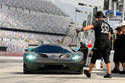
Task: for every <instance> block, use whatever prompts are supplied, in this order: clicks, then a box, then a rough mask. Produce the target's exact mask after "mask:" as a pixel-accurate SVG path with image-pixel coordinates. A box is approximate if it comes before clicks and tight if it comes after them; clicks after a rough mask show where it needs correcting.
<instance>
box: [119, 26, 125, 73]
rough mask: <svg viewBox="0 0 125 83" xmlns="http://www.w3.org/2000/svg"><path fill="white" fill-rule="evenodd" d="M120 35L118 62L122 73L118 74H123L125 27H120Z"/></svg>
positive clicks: (124, 69) (124, 71)
mask: <svg viewBox="0 0 125 83" xmlns="http://www.w3.org/2000/svg"><path fill="white" fill-rule="evenodd" d="M121 31H122V35H121V36H120V42H119V43H121V46H120V54H119V55H120V62H121V64H122V67H123V71H120V74H125V25H123V26H121Z"/></svg>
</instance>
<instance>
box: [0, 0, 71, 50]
mask: <svg viewBox="0 0 125 83" xmlns="http://www.w3.org/2000/svg"><path fill="white" fill-rule="evenodd" d="M1 1H2V2H1V3H0V4H2V5H4V6H5V7H6V8H2V9H0V27H7V28H10V29H11V28H13V29H22V30H30V31H41V32H47V33H49V32H50V33H61V34H66V32H67V28H68V27H69V24H70V20H69V18H68V15H66V14H65V13H64V12H63V11H62V10H60V9H59V8H58V7H57V6H55V5H54V4H52V3H51V2H49V1H46V0H1ZM29 11H30V12H29ZM0 34H1V35H0V42H1V43H0V45H3V46H7V47H8V49H7V51H15V52H24V49H25V48H27V45H28V43H29V42H27V41H26V40H28V39H29V40H30V39H31V40H42V41H44V40H45V41H48V42H54V41H57V40H61V39H62V38H63V36H59V35H57V36H56V35H47V34H46V35H45V34H34V33H27V32H14V31H7V30H1V31H0ZM6 39H7V40H6Z"/></svg>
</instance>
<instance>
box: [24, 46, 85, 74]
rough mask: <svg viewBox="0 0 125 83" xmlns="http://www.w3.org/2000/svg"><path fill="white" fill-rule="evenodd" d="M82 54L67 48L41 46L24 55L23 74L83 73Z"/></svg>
mask: <svg viewBox="0 0 125 83" xmlns="http://www.w3.org/2000/svg"><path fill="white" fill-rule="evenodd" d="M83 60H84V59H83V54H82V53H81V52H73V51H72V50H71V49H70V48H69V47H68V46H63V45H57V44H42V45H39V46H38V47H36V48H34V49H33V50H29V51H27V52H25V53H24V58H23V61H24V64H23V71H24V74H28V73H42V72H60V73H61V72H66V73H77V74H78V73H79V74H82V73H83V62H84V61H83Z"/></svg>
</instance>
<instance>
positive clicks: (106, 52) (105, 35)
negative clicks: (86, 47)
mask: <svg viewBox="0 0 125 83" xmlns="http://www.w3.org/2000/svg"><path fill="white" fill-rule="evenodd" d="M95 17H96V18H97V20H96V21H95V22H94V23H93V24H92V25H89V26H86V27H83V28H81V29H77V32H80V31H86V30H90V29H94V31H95V44H94V51H93V56H92V58H91V64H90V67H89V71H88V70H84V74H85V75H86V76H87V77H88V78H90V77H91V72H92V69H93V67H94V66H95V62H96V60H97V59H101V57H103V58H104V61H105V63H106V65H107V74H106V75H105V76H104V78H111V77H112V76H111V64H110V60H109V56H110V50H111V41H110V39H111V32H110V30H111V29H110V25H109V24H108V23H107V22H105V21H104V20H103V18H105V16H104V14H103V12H102V11H98V12H97V13H96V15H95Z"/></svg>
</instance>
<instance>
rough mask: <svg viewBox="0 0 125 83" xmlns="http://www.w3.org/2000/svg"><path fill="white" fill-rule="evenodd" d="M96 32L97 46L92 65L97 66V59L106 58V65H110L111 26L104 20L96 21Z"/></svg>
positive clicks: (94, 24)
mask: <svg viewBox="0 0 125 83" xmlns="http://www.w3.org/2000/svg"><path fill="white" fill-rule="evenodd" d="M93 26H94V28H93V29H94V31H95V44H94V51H93V56H92V59H91V63H93V64H95V62H96V60H97V59H101V57H103V58H104V61H105V63H110V60H109V56H110V50H111V42H110V40H109V32H110V31H111V28H110V25H109V24H108V23H107V22H105V21H104V20H99V21H95V22H94V23H93Z"/></svg>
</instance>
